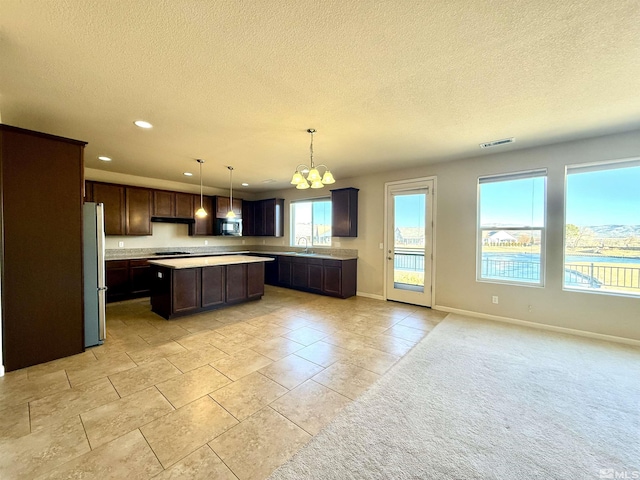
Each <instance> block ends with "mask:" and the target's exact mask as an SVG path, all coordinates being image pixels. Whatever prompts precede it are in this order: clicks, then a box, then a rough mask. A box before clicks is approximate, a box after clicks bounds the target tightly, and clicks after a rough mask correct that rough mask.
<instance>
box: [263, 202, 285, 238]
mask: <svg viewBox="0 0 640 480" xmlns="http://www.w3.org/2000/svg"><path fill="white" fill-rule="evenodd" d="M261 204H262V205H261V207H262V208H261V210H260V213H261V216H262V222H261V225H260V226H261V233H262V235H266V236H268V237H282V236H283V235H284V215H283V212H284V199H283V198H270V199H268V200H262V201H261Z"/></svg>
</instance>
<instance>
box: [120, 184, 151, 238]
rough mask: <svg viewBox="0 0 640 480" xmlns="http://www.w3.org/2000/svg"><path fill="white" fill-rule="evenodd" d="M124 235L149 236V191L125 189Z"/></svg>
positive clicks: (132, 188) (134, 188)
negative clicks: (125, 215)
mask: <svg viewBox="0 0 640 480" xmlns="http://www.w3.org/2000/svg"><path fill="white" fill-rule="evenodd" d="M125 198H126V212H127V217H126V221H127V223H126V234H127V235H151V190H149V189H147V188H137V187H126V193H125Z"/></svg>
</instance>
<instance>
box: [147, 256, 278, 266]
mask: <svg viewBox="0 0 640 480" xmlns="http://www.w3.org/2000/svg"><path fill="white" fill-rule="evenodd" d="M273 260H274V259H273V258H269V257H249V256H247V255H216V256H214V257H190V258H184V257H183V258H171V259H163V260H149V263H150V264H152V265H159V266H161V267H167V268H174V269H181V268H198V267H214V266H219V265H235V264H238V263H257V262H271V261H273Z"/></svg>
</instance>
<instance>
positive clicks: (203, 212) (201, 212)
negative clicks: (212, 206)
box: [196, 159, 207, 218]
mask: <svg viewBox="0 0 640 480" xmlns="http://www.w3.org/2000/svg"><path fill="white" fill-rule="evenodd" d="M196 162H198V163H199V164H200V208H199V209H198V210H196V217H198V218H205V217H206V216H207V211H206V210H205V209H204V206H203V205H202V164H203V163H204V160H200V159H197V160H196Z"/></svg>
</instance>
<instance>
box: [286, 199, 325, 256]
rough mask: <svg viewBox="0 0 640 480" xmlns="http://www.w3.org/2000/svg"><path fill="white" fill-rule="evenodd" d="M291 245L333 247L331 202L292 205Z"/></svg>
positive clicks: (307, 202) (312, 201)
mask: <svg viewBox="0 0 640 480" xmlns="http://www.w3.org/2000/svg"><path fill="white" fill-rule="evenodd" d="M303 239H306V243H305V241H304V240H303ZM291 245H294V246H296V245H308V246H310V247H311V246H322V247H330V246H331V200H329V199H327V198H320V199H316V200H305V201H300V202H292V203H291Z"/></svg>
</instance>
